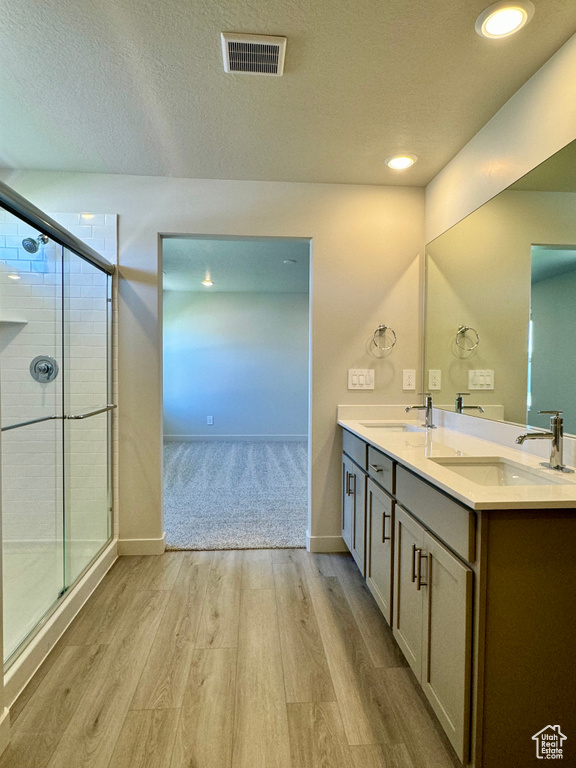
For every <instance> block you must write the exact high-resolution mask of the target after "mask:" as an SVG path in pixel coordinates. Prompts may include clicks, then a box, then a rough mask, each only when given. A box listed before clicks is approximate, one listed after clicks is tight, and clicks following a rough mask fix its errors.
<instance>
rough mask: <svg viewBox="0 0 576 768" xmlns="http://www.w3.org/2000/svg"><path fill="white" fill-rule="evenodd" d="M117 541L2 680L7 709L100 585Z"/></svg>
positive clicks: (114, 553)
mask: <svg viewBox="0 0 576 768" xmlns="http://www.w3.org/2000/svg"><path fill="white" fill-rule="evenodd" d="M117 549H118V548H117V541H116V540H115V539H114V540H113V541H111V542H110V544H109V545H108V546H107V547H106V549H105V550H104V551H103V552H102V554H101V555H100V557H99V558H98V559H97V560H96V562H95V563H94V565H93V566H92V567H91V568H90V570H89V571H87V572H86V573H85V574H84V576H83V577H82V578H81V579H80V581H79V582H78V583H77V584H76V585H75V586H74V587H72V588H71V589H70V590H69V591H68V592H67V593H66V597H65V598H64V599H63V600H62V602H61V604H60V605H59V606H58V608H57V609H56V610H55V611H54V613H53V614H52V615H51V616H49V618H48V619H47V620H46V622H45V623H44V624H43V626H42V627H41V628H40V630H39V631H38V632H37V633H36V635H35V637H34V638H33V639H32V640H31V641H30V643H29V644H28V645H27V646H26V648H25V649H24V650H23V651H22V653H21V654H20V656H18V658H17V659H16V661H15V662H14V663H13V664H12V666H11V667H10V668H9V669H8V671H7V672H6V674H5V676H4V702H5V703H6V705H7V706H8V707H11V706H12V704H13V703H14V702H15V701H16V699H17V698H18V696H19V695H20V693H21V692H22V691H23V690H24V688H25V687H26V685H27V684H28V682H29V681H30V679H31V678H32V677H33V675H34V673H35V672H36V671H37V669H38V668H39V667H40V665H41V664H42V662H43V661H44V659H45V658H46V656H48V654H49V653H50V651H51V650H52V649H53V648H54V646H55V645H56V643H57V642H58V640H59V639H60V638H61V637H62V635H63V634H64V632H65V631H66V630H67V629H68V627H69V626H70V624H71V623H72V621H73V620H74V619H75V617H76V616H77V614H78V613H79V611H80V609H81V608H82V607H83V605H84V603H85V602H86V601H87V600H88V598H89V597H90V595H91V594H92V592H94V590H95V589H96V587H97V586H98V584H100V582H101V581H102V579H103V578H104V576H105V575H106V573H107V572H108V571H109V569H110V568H111V567H112V566H113V565H114V563H115V561H116V559H117V557H118V552H117Z"/></svg>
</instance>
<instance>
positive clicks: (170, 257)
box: [162, 237, 310, 293]
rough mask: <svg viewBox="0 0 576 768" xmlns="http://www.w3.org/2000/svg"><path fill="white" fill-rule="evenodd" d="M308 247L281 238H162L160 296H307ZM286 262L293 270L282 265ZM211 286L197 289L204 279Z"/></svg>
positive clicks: (299, 241)
mask: <svg viewBox="0 0 576 768" xmlns="http://www.w3.org/2000/svg"><path fill="white" fill-rule="evenodd" d="M309 258H310V243H309V242H308V241H307V240H298V239H282V238H263V237H261V238H241V239H233V238H216V237H208V238H204V237H170V238H168V237H165V238H163V241H162V271H163V273H164V281H163V283H164V290H165V291H202V292H206V291H210V292H211V293H218V292H229V291H241V292H245V291H248V292H250V293H308V285H309V276H308V264H309ZM285 259H290V260H291V261H295V262H296V263H295V264H292V263H289V264H285V263H284V260H285ZM207 272H209V273H210V277H211V279H212V281H213V283H214V285H213V286H212V287H210V288H206V287H205V286H203V285H202V280H204V278H205V275H206V273H207Z"/></svg>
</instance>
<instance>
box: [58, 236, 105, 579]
mask: <svg viewBox="0 0 576 768" xmlns="http://www.w3.org/2000/svg"><path fill="white" fill-rule="evenodd" d="M109 283H110V277H109V275H107V274H106V273H105V272H103V271H101V270H100V269H99V268H98V267H96V266H94V265H92V264H90V263H88V262H87V261H85V260H84V259H81V258H80V257H79V256H77V255H76V254H75V253H73V252H72V251H69V250H68V249H64V357H65V362H66V364H65V369H66V375H65V389H64V409H65V413H66V419H65V420H64V517H65V582H66V586H67V587H68V586H70V585H71V584H72V583H73V582H74V581H75V580H76V579H77V578H78V577H79V576H80V575H81V574H82V572H83V571H84V570H86V568H87V567H88V566H89V565H90V564H91V562H92V561H93V560H94V558H95V557H96V556H97V555H98V553H99V552H100V551H101V550H102V548H103V547H104V546H105V545H106V543H107V542H108V541H109V539H110V537H111V535H112V519H111V507H112V504H111V495H110V488H111V482H110V474H111V466H110V445H111V441H110V440H109V434H110V430H111V423H112V410H113V407H114V406H112V400H111V392H110V385H109V382H110V376H109V372H110V324H111V296H110V284H109Z"/></svg>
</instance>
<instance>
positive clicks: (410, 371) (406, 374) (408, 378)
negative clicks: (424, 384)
mask: <svg viewBox="0 0 576 768" xmlns="http://www.w3.org/2000/svg"><path fill="white" fill-rule="evenodd" d="M402 389H403V390H404V391H408V390H411V389H412V390H413V389H416V371H415V370H414V368H404V370H403V371H402Z"/></svg>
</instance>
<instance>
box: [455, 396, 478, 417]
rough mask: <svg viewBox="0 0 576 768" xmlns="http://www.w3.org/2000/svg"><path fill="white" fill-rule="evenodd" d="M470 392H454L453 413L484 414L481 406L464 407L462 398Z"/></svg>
mask: <svg viewBox="0 0 576 768" xmlns="http://www.w3.org/2000/svg"><path fill="white" fill-rule="evenodd" d="M469 394H470V392H456V403H455V404H454V411H455V413H464V411H480V413H484V408H482V406H481V405H464V400H463V399H462V398H463V397H468V395H469Z"/></svg>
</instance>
